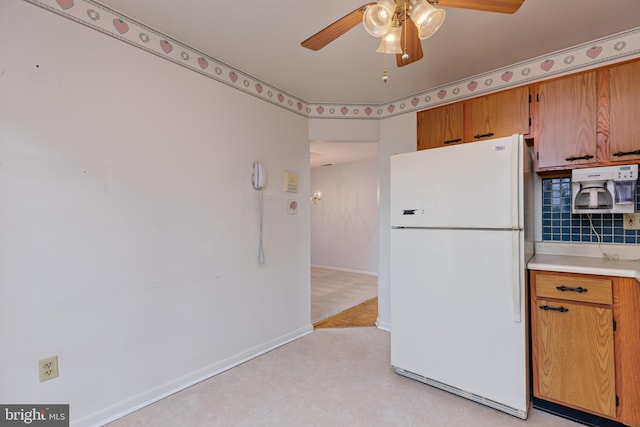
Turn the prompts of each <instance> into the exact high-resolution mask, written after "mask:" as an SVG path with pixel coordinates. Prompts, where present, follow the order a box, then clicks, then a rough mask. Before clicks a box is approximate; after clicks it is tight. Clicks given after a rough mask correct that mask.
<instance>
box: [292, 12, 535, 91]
mask: <svg viewBox="0 0 640 427" xmlns="http://www.w3.org/2000/svg"><path fill="white" fill-rule="evenodd" d="M523 2H524V0H378V1H377V2H371V3H366V4H364V5H362V6H360V7H359V8H357V9H356V10H354V11H353V12H351V13H348V14H347V15H345V16H343V17H342V18H340V19H338V20H337V21H335V22H334V23H332V24H330V25H329V26H327V27H326V28H324V29H322V30H320V31H319V32H317V33H316V34H314V35H312V36H311V37H309V38H308V39H306V40H305V41H303V42H302V43H301V45H302V46H303V47H306V48H308V49H311V50H320V49H322V48H323V47H325V46H326V45H327V44H329V43H331V42H332V41H334V40H335V39H337V38H338V37H340V36H341V35H343V34H344V33H346V32H347V31H349V30H350V29H352V28H354V27H355V26H356V25H358V24H359V23H361V22H362V24H363V26H364V28H365V30H366V31H367V32H368V33H369V34H371V35H372V36H374V37H381V38H382V40H381V42H380V46H379V47H378V49H377V50H376V51H377V52H381V53H390V54H396V65H397V66H398V67H403V66H405V65H408V64H411V63H412V62H415V61H417V60H419V59H421V58H422V56H423V54H422V45H421V44H420V40H424V39H426V38H428V37H430V36H432V35H433V34H434V33H435V32H436V31H437V30H438V28H440V25H442V22H443V21H444V17H445V11H444V10H443V9H438V8H435V7H433V5H437V6H443V7H454V8H460V9H474V10H481V11H486V12H499V13H514V12H516V11H517V10H518V9H519V8H520V6H521V5H522V3H523ZM408 21H411V22H412V23H413V24H415V25H413V24H412V25H407V23H408ZM383 81H384V82H386V71H385V76H384V77H383Z"/></svg>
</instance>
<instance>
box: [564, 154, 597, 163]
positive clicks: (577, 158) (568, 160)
mask: <svg viewBox="0 0 640 427" xmlns="http://www.w3.org/2000/svg"><path fill="white" fill-rule="evenodd" d="M589 159H593V156H592V155H591V154H585V155H584V156H577V157H576V156H574V157H567V158H566V159H565V160H566V161H567V162H575V161H576V160H589Z"/></svg>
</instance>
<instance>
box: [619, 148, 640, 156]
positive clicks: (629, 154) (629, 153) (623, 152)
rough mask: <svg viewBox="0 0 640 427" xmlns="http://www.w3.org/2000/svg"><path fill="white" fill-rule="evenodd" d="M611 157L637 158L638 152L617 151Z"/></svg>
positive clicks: (639, 151) (639, 153) (639, 152)
mask: <svg viewBox="0 0 640 427" xmlns="http://www.w3.org/2000/svg"><path fill="white" fill-rule="evenodd" d="M613 155H614V156H616V157H622V156H638V155H640V150H636V151H618V152H616V153H613Z"/></svg>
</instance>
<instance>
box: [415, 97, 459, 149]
mask: <svg viewBox="0 0 640 427" xmlns="http://www.w3.org/2000/svg"><path fill="white" fill-rule="evenodd" d="M417 122H418V150H425V149H427V148H437V147H444V146H446V145H450V144H456V143H460V142H463V139H464V106H463V103H462V102H457V103H455V104H449V105H445V106H443V107H438V108H432V109H429V110H424V111H420V112H418V115H417Z"/></svg>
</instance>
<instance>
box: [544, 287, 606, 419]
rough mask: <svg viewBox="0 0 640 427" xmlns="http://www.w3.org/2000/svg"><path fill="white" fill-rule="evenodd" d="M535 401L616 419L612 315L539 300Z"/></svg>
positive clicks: (599, 308)
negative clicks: (538, 398)
mask: <svg viewBox="0 0 640 427" xmlns="http://www.w3.org/2000/svg"><path fill="white" fill-rule="evenodd" d="M534 310H536V312H537V316H536V319H537V321H536V330H537V338H538V342H537V361H538V363H537V368H538V369H537V371H538V372H537V373H538V381H537V384H538V387H537V389H538V396H537V397H540V398H542V399H548V400H551V401H554V402H561V403H564V404H570V405H571V406H573V407H575V408H579V409H582V410H586V411H590V412H594V413H596V414H601V415H605V416H608V417H615V416H616V388H615V381H616V379H615V365H614V354H613V328H612V325H613V310H612V309H611V308H610V307H592V306H589V305H586V304H574V303H567V302H563V303H558V302H557V301H554V300H544V299H538V300H537V301H536V307H535V308H534Z"/></svg>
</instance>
